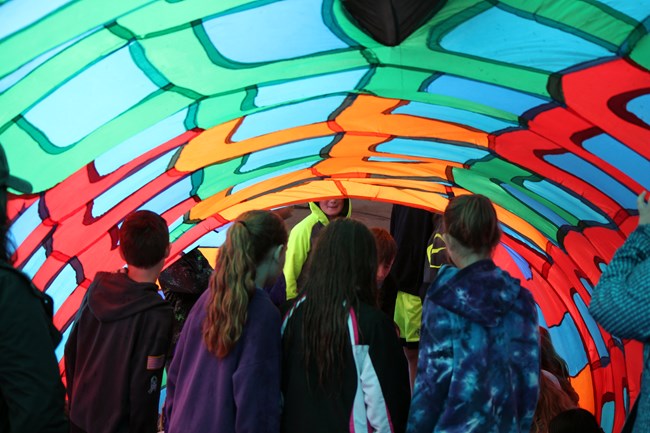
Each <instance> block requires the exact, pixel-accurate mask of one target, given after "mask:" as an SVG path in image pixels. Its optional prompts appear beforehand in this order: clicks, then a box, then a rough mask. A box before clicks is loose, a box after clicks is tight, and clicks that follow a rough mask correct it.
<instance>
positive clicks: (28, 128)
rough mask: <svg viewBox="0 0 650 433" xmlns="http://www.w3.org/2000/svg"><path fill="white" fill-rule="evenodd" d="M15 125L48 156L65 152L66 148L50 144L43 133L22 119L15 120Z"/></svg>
mask: <svg viewBox="0 0 650 433" xmlns="http://www.w3.org/2000/svg"><path fill="white" fill-rule="evenodd" d="M16 125H18V127H19V128H20V129H22V130H23V131H25V132H26V133H27V134H28V135H29V136H30V137H31V138H32V139H33V140H34V141H36V142H37V143H38V144H39V146H40V147H41V149H43V151H45V152H46V153H49V154H50V155H58V154H60V153H63V152H65V151H66V149H67V148H66V147H59V146H55V145H54V144H52V142H51V141H50V139H49V138H47V136H46V135H45V134H43V132H42V131H41V130H40V129H38V128H36V127H35V126H34V125H32V124H31V123H29V121H27V119H25V118H24V117H19V118H17V119H16Z"/></svg>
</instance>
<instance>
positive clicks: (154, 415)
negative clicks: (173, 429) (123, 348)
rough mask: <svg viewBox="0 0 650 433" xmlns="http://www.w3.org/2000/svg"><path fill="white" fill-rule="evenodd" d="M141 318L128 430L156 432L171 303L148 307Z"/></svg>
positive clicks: (135, 355) (168, 340) (135, 352)
mask: <svg viewBox="0 0 650 433" xmlns="http://www.w3.org/2000/svg"><path fill="white" fill-rule="evenodd" d="M141 319H142V320H141V321H140V322H139V324H138V326H139V328H140V333H139V335H138V339H137V343H136V344H137V345H138V348H137V349H136V350H135V351H134V353H133V358H132V359H131V369H130V370H131V378H130V384H129V385H130V396H129V406H130V419H129V431H133V432H136V431H137V432H143V433H149V432H152V433H155V432H156V431H157V424H158V404H159V400H160V386H161V382H162V375H163V367H164V366H165V359H166V356H167V354H168V352H169V346H170V344H171V335H172V310H171V307H169V306H168V305H164V306H162V307H159V308H156V309H153V310H150V311H149V312H147V314H143V315H142V318H141Z"/></svg>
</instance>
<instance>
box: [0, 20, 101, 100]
mask: <svg viewBox="0 0 650 433" xmlns="http://www.w3.org/2000/svg"><path fill="white" fill-rule="evenodd" d="M1 13H2V9H1V8H0V14H1ZM101 28H103V27H96V28H94V29H91V30H89V31H87V32H85V33H83V34H81V35H79V36H77V37H76V38H74V39H71V40H69V41H68V42H66V43H65V44H61V45H59V46H58V47H55V48H52V49H51V50H49V51H47V52H45V53H43V54H41V55H40V56H38V57H36V58H35V59H34V60H32V61H30V62H28V63H25V64H24V65H23V66H21V67H20V68H18V69H16V70H15V71H14V72H12V73H11V74H9V75H6V76H5V77H4V78H3V79H1V80H0V93H2V92H4V91H5V90H7V89H8V88H10V87H11V86H13V85H14V84H16V83H17V82H18V81H20V80H22V79H23V78H24V77H25V76H27V75H28V74H29V73H30V72H32V71H33V70H35V69H36V68H38V67H39V66H41V65H42V64H43V63H45V62H47V61H48V60H50V59H51V58H52V57H54V56H56V55H57V54H59V53H60V52H61V51H63V50H65V49H66V48H68V47H69V46H71V45H73V44H74V43H75V42H77V41H79V40H81V39H83V38H85V37H86V36H89V35H90V34H91V33H94V32H96V31H97V29H101Z"/></svg>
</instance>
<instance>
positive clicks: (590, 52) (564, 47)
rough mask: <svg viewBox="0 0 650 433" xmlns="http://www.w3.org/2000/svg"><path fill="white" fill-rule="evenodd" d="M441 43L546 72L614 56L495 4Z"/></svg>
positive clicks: (452, 48)
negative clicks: (506, 10)
mask: <svg viewBox="0 0 650 433" xmlns="http://www.w3.org/2000/svg"><path fill="white" fill-rule="evenodd" d="M440 45H441V46H442V47H443V48H445V49H446V50H449V51H453V52H458V53H464V54H469V55H472V56H477V57H482V58H485V59H489V60H490V61H501V62H505V63H511V64H514V65H519V66H527V67H531V68H536V69H541V70H543V71H548V72H557V71H561V70H562V69H566V68H569V67H571V66H574V65H577V64H580V63H584V62H589V61H592V60H594V59H599V58H603V57H611V56H613V55H614V53H612V52H610V51H608V50H606V49H605V48H602V47H601V46H599V45H596V44H594V43H591V42H589V41H587V40H585V39H582V38H580V37H578V36H575V35H573V34H571V33H568V32H565V31H562V30H558V29H554V28H552V27H548V26H545V25H543V24H540V23H538V22H536V21H533V20H529V19H525V18H521V17H519V16H517V15H514V14H511V13H508V12H505V11H503V10H501V9H499V8H497V7H493V8H490V9H488V10H486V11H485V12H483V13H481V14H479V15H477V16H475V17H473V18H470V19H469V20H467V21H465V22H464V23H461V24H460V25H458V26H456V27H455V28H454V29H453V30H452V31H451V32H449V33H448V34H447V35H445V36H444V37H443V38H442V41H441V42H440Z"/></svg>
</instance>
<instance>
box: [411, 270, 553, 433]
mask: <svg viewBox="0 0 650 433" xmlns="http://www.w3.org/2000/svg"><path fill="white" fill-rule="evenodd" d="M537 326H538V323H537V309H536V307H535V302H534V300H533V297H532V295H531V294H530V292H529V291H528V290H526V289H525V288H522V287H521V286H520V284H519V280H516V279H514V278H512V277H511V276H510V275H509V274H508V273H507V272H505V271H503V270H501V269H499V268H498V267H497V266H496V265H495V264H494V263H493V262H492V261H491V260H482V261H479V262H476V263H474V264H472V265H470V266H467V267H466V268H463V269H461V270H459V269H457V268H454V267H449V266H443V268H442V269H441V270H440V272H439V274H438V277H437V279H436V280H435V281H434V282H433V283H432V285H431V287H430V288H429V290H428V292H427V296H426V299H425V302H424V306H423V315H422V328H421V334H420V356H419V359H418V372H417V378H416V380H415V388H414V391H413V400H412V402H411V410H410V413H409V421H408V427H407V432H411V433H429V432H446V433H479V432H480V433H492V432H494V433H496V432H499V433H506V432H507V433H514V432H522V433H523V432H525V433H528V432H529V431H530V428H531V424H532V420H533V415H534V413H535V406H536V404H537V397H538V389H539V371H540V370H539V369H540V366H539V343H538V339H539V333H538V330H537V329H538V328H537Z"/></svg>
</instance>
